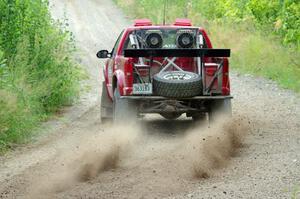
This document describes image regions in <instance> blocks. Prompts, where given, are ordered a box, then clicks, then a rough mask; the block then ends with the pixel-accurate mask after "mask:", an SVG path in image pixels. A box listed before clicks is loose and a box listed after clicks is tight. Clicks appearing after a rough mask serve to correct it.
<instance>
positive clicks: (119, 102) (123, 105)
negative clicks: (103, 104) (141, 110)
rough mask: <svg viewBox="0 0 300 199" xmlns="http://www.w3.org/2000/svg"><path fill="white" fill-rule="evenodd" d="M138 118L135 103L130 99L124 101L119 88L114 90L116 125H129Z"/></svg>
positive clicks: (114, 117) (114, 118)
mask: <svg viewBox="0 0 300 199" xmlns="http://www.w3.org/2000/svg"><path fill="white" fill-rule="evenodd" d="M136 118H137V111H136V107H135V106H134V103H133V101H131V100H129V99H122V98H121V95H120V92H119V88H116V89H115V90H114V102H113V122H114V124H128V122H133V121H135V120H136Z"/></svg>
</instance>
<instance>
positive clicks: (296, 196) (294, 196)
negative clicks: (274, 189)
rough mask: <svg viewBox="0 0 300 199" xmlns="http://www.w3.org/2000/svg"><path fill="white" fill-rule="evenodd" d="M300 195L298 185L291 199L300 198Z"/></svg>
mask: <svg viewBox="0 0 300 199" xmlns="http://www.w3.org/2000/svg"><path fill="white" fill-rule="evenodd" d="M299 197H300V188H299V186H296V187H295V188H294V190H293V192H292V197H291V199H298V198H299Z"/></svg>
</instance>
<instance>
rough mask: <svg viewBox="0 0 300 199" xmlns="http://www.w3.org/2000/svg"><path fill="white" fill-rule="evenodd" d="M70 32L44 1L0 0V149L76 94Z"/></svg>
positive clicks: (22, 136)
mask: <svg viewBox="0 0 300 199" xmlns="http://www.w3.org/2000/svg"><path fill="white" fill-rule="evenodd" d="M74 51H75V49H74V44H73V40H72V37H71V35H70V33H69V32H68V31H67V30H66V28H64V26H63V25H62V24H61V23H59V22H55V21H53V20H52V19H51V16H50V13H49V9H48V1H46V0H0V150H1V148H2V149H6V148H7V147H12V146H14V145H15V144H18V143H21V142H23V141H24V140H26V138H28V137H30V135H31V134H32V132H33V129H34V128H35V127H36V126H37V125H38V123H39V122H41V121H43V120H45V119H46V118H47V117H48V116H49V115H51V114H52V113H54V112H55V111H57V110H58V109H59V108H60V107H62V106H65V105H69V104H71V103H72V102H73V100H74V99H76V97H77V96H78V94H79V80H80V78H81V69H80V68H79V67H78V66H77V65H76V64H75V62H74V61H73V60H72V54H73V52H74Z"/></svg>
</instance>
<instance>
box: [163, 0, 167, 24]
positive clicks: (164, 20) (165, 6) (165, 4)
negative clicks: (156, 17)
mask: <svg viewBox="0 0 300 199" xmlns="http://www.w3.org/2000/svg"><path fill="white" fill-rule="evenodd" d="M167 2H168V0H165V3H164V19H163V25H166V9H167Z"/></svg>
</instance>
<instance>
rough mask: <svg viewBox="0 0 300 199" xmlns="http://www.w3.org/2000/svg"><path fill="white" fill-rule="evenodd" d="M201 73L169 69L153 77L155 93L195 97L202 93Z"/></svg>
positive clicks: (176, 96)
mask: <svg viewBox="0 0 300 199" xmlns="http://www.w3.org/2000/svg"><path fill="white" fill-rule="evenodd" d="M202 88H203V86H202V79H201V77H200V75H198V74H196V73H192V72H187V71H167V72H162V73H158V74H156V75H155V76H154V78H153V91H154V94H156V95H159V96H164V97H171V98H178V97H180V98H186V97H194V96H197V95H200V94H202Z"/></svg>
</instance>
